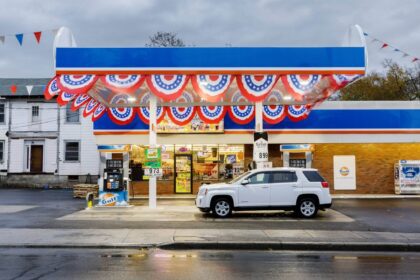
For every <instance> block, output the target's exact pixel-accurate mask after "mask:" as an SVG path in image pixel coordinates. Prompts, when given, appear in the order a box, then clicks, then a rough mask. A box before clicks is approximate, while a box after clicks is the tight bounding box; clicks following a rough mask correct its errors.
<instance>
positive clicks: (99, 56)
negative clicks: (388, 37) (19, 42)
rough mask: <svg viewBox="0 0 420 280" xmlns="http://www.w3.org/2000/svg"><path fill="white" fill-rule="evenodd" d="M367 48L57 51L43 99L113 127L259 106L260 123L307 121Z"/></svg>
mask: <svg viewBox="0 0 420 280" xmlns="http://www.w3.org/2000/svg"><path fill="white" fill-rule="evenodd" d="M365 61H366V57H365V47H305V48H302V47H297V48H290V47H288V48H281V47H279V48H271V47H270V48H257V47H250V48H236V47H226V48H190V47H188V48H76V47H72V48H57V49H56V76H55V77H54V78H53V79H52V80H51V81H50V83H49V84H48V86H47V88H46V90H45V98H46V99H48V100H49V99H52V98H53V97H57V102H58V103H59V104H60V105H65V104H67V103H69V102H71V106H72V109H73V110H77V109H79V108H80V107H81V106H83V105H86V106H85V109H84V111H83V116H85V117H87V116H89V115H92V120H93V121H95V120H97V119H99V118H100V117H101V116H102V115H103V114H105V113H107V114H108V115H109V117H110V119H111V120H113V121H114V122H115V123H117V124H121V125H125V124H128V123H130V122H131V121H132V120H133V118H134V116H135V115H136V114H138V116H139V117H140V118H141V119H142V120H143V121H144V122H146V123H148V121H149V116H150V114H149V113H150V112H149V100H150V99H151V98H152V97H156V98H157V103H156V104H157V105H158V107H157V121H158V122H159V121H160V120H162V119H163V117H164V116H165V115H168V117H169V118H170V119H171V120H172V121H173V122H174V123H175V124H178V125H183V124H185V123H187V122H189V121H191V120H192V119H193V118H194V116H195V115H196V114H198V116H199V117H200V118H201V119H202V120H203V121H205V122H207V123H217V122H219V121H220V120H222V119H223V117H224V116H225V114H226V113H228V114H229V115H230V117H231V119H232V120H233V121H235V122H237V123H240V124H243V123H247V122H249V121H250V120H252V118H253V116H254V114H255V112H254V111H255V110H254V107H255V106H254V105H255V104H256V103H259V102H261V103H262V104H263V117H264V120H265V121H266V122H269V123H278V122H280V121H281V120H283V119H284V117H285V116H288V117H289V118H290V119H291V120H295V121H297V120H301V119H305V118H306V117H307V116H308V114H309V112H310V110H311V108H313V107H314V106H315V105H316V104H319V103H320V102H322V101H324V100H325V99H327V98H328V97H329V96H331V94H333V93H334V92H336V91H337V90H339V89H341V88H342V87H344V86H346V85H347V84H349V83H351V82H353V81H355V80H356V79H358V78H359V77H361V76H362V75H363V74H364V73H365V68H366V63H365Z"/></svg>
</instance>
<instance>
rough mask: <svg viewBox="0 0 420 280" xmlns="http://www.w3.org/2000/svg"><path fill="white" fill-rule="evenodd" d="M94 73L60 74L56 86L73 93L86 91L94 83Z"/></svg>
mask: <svg viewBox="0 0 420 280" xmlns="http://www.w3.org/2000/svg"><path fill="white" fill-rule="evenodd" d="M97 79H98V77H96V75H60V76H59V78H58V80H57V81H58V87H59V88H60V89H61V90H62V91H66V92H68V93H73V94H82V93H87V92H88V91H89V90H90V89H91V88H92V86H93V85H94V84H95V83H96V80H97Z"/></svg>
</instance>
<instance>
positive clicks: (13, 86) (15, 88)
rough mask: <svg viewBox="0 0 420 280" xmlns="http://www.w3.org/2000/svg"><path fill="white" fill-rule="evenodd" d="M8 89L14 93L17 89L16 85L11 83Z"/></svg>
mask: <svg viewBox="0 0 420 280" xmlns="http://www.w3.org/2000/svg"><path fill="white" fill-rule="evenodd" d="M10 91H11V92H12V93H13V94H15V93H16V91H17V86H16V85H11V86H10Z"/></svg>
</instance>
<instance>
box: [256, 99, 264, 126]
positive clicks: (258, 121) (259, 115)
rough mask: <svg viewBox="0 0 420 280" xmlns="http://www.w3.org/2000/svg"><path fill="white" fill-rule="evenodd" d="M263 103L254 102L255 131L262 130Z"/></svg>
mask: <svg viewBox="0 0 420 280" xmlns="http://www.w3.org/2000/svg"><path fill="white" fill-rule="evenodd" d="M263 130H264V129H263V103H262V102H256V103H255V132H263Z"/></svg>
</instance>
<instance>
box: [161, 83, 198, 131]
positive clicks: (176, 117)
mask: <svg viewBox="0 0 420 280" xmlns="http://www.w3.org/2000/svg"><path fill="white" fill-rule="evenodd" d="M193 100H194V99H193V96H192V95H191V94H190V93H188V92H186V91H184V92H183V93H182V95H181V96H180V97H178V98H177V99H176V102H178V103H191V102H193ZM195 110H196V108H195V107H194V106H190V107H178V106H173V107H168V108H167V112H166V113H167V114H168V117H169V118H170V119H171V121H172V122H173V123H175V124H177V125H186V124H188V123H189V122H190V121H191V120H192V119H193V118H194V116H195Z"/></svg>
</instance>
